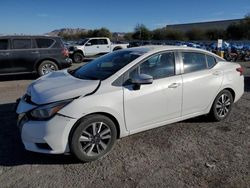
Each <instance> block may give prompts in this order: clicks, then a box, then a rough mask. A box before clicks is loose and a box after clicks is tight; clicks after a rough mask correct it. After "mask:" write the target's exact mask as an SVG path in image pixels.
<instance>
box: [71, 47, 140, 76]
mask: <svg viewBox="0 0 250 188" xmlns="http://www.w3.org/2000/svg"><path fill="white" fill-rule="evenodd" d="M142 54H143V52H135V51H129V50H126V51H116V52H113V53H110V54H107V55H104V56H102V57H100V58H97V59H95V60H93V61H91V62H90V63H88V64H86V65H84V66H82V67H81V68H79V69H76V70H75V72H73V73H72V75H73V76H74V77H77V78H80V79H86V80H105V79H106V78H108V77H110V76H111V75H113V74H114V73H116V72H117V71H119V70H120V69H121V68H123V67H124V66H125V65H127V64H129V63H130V62H132V61H133V60H135V59H136V58H138V57H139V56H141V55H142Z"/></svg>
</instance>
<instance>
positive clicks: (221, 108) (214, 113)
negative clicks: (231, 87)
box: [210, 90, 233, 121]
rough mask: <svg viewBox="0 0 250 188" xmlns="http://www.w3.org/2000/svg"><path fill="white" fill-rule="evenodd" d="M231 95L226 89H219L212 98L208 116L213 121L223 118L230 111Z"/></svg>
mask: <svg viewBox="0 0 250 188" xmlns="http://www.w3.org/2000/svg"><path fill="white" fill-rule="evenodd" d="M232 105H233V96H232V94H231V93H230V91H228V90H223V91H221V92H220V93H219V94H218V95H217V97H216V99H215V100H214V103H213V106H212V108H211V110H210V116H211V117H212V119H213V120H215V121H222V120H224V119H225V118H226V117H227V116H228V115H229V113H230V112H231V109H232Z"/></svg>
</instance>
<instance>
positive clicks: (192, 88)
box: [180, 52, 223, 116]
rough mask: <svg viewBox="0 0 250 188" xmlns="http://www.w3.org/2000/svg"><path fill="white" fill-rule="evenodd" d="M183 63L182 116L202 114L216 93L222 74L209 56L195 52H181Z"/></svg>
mask: <svg viewBox="0 0 250 188" xmlns="http://www.w3.org/2000/svg"><path fill="white" fill-rule="evenodd" d="M180 56H181V58H180V59H181V60H182V62H183V75H182V77H183V107H182V116H185V115H191V114H194V113H202V112H203V111H204V110H205V109H206V108H207V107H208V106H209V104H210V103H211V102H212V101H213V100H214V98H215V96H216V94H217V93H218V91H219V89H220V87H221V83H222V79H223V73H222V71H220V70H219V69H216V67H213V66H214V65H215V64H216V59H215V58H214V57H213V56H211V55H206V54H204V53H197V52H181V53H180Z"/></svg>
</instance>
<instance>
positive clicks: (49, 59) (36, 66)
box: [34, 58, 61, 72]
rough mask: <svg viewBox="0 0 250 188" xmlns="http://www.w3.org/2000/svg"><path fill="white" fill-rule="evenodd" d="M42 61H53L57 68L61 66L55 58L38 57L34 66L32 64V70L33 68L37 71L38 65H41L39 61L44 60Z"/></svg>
mask: <svg viewBox="0 0 250 188" xmlns="http://www.w3.org/2000/svg"><path fill="white" fill-rule="evenodd" d="M44 61H53V62H54V63H55V64H56V65H57V67H58V69H60V68H61V67H60V65H59V63H58V61H57V60H55V59H53V58H44V59H39V60H38V61H37V62H36V64H35V66H34V70H35V71H36V72H38V67H39V66H40V65H41V63H42V62H44Z"/></svg>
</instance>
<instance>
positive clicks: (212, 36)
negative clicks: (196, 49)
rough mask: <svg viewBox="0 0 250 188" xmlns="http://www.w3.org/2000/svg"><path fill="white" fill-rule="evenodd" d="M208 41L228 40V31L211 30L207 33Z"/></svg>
mask: <svg viewBox="0 0 250 188" xmlns="http://www.w3.org/2000/svg"><path fill="white" fill-rule="evenodd" d="M205 35H206V39H207V40H217V39H224V38H226V31H225V30H222V29H209V30H207V31H205Z"/></svg>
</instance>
